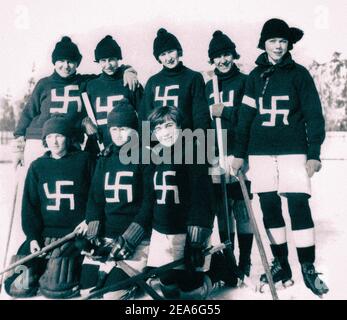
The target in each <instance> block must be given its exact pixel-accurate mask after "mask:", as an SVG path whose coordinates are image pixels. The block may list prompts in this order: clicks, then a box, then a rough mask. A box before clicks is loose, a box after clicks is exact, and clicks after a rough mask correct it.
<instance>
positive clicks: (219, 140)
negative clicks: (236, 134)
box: [212, 75, 230, 241]
mask: <svg viewBox="0 0 347 320" xmlns="http://www.w3.org/2000/svg"><path fill="white" fill-rule="evenodd" d="M212 85H213V98H214V103H216V104H218V103H220V97H219V89H218V79H217V76H216V75H213V77H212ZM215 120H216V129H217V144H218V153H219V160H220V165H221V167H222V168H224V172H220V175H221V185H222V194H223V205H224V214H225V220H226V224H227V226H226V227H227V239H228V240H229V241H230V221H229V206H228V197H227V186H226V173H225V157H224V145H223V136H222V121H221V118H220V117H216V119H215ZM223 240H224V239H223Z"/></svg>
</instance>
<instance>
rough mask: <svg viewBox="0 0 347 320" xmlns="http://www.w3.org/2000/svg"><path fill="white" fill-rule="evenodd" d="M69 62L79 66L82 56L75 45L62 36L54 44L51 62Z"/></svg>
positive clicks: (69, 39)
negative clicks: (74, 62)
mask: <svg viewBox="0 0 347 320" xmlns="http://www.w3.org/2000/svg"><path fill="white" fill-rule="evenodd" d="M65 59H66V60H71V61H76V62H77V63H78V64H80V62H81V60H82V55H81V53H80V51H79V50H78V47H77V45H76V44H75V43H73V42H72V41H71V38H69V37H67V36H64V37H62V38H61V40H60V41H59V42H57V43H56V45H55V48H54V50H53V52H52V62H53V64H55V63H56V61H57V60H65Z"/></svg>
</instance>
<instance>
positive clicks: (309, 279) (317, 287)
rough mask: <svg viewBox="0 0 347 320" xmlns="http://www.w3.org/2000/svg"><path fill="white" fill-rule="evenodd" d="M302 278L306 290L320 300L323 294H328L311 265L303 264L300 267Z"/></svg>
mask: <svg viewBox="0 0 347 320" xmlns="http://www.w3.org/2000/svg"><path fill="white" fill-rule="evenodd" d="M301 271H302V276H303V277H304V282H305V285H306V287H307V288H309V289H310V290H311V291H312V292H313V293H314V294H316V295H317V296H319V297H320V298H322V296H323V294H326V293H328V291H329V288H328V287H327V285H326V284H325V283H324V282H323V281H322V280H321V279H320V278H319V277H318V275H319V274H320V273H318V272H316V270H315V267H314V265H313V264H312V263H303V264H302V265H301Z"/></svg>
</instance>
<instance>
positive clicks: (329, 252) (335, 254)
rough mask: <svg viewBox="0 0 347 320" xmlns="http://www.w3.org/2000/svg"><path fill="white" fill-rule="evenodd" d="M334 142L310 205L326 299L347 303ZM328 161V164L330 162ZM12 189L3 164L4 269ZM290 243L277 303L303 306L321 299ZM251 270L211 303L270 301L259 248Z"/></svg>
mask: <svg viewBox="0 0 347 320" xmlns="http://www.w3.org/2000/svg"><path fill="white" fill-rule="evenodd" d="M334 139H335V140H336V143H335V144H334V145H325V146H324V148H323V149H324V150H323V154H325V156H324V157H323V159H325V160H323V161H322V163H323V168H322V170H321V171H320V172H319V173H318V174H316V175H315V176H314V177H313V179H312V189H313V190H312V193H313V196H312V198H311V200H310V203H311V209H312V213H313V217H314V220H315V225H316V240H317V241H316V242H317V243H316V246H317V253H316V268H317V270H318V271H319V272H322V273H323V275H322V278H323V279H324V280H325V281H326V283H327V285H328V287H329V288H330V291H329V293H328V294H327V295H325V299H347V293H346V287H347V279H346V278H345V276H344V274H345V267H346V265H347V250H346V243H347V232H346V229H347V210H346V205H347V187H346V181H347V160H341V159H342V158H344V159H347V157H345V156H341V155H343V153H346V150H347V144H346V138H345V135H337V138H334ZM327 151H329V153H330V154H331V155H333V156H331V157H328V156H327ZM339 151H340V152H339ZM0 152H1V151H0ZM335 155H336V156H335ZM327 158H330V160H328V159H327ZM331 159H340V160H331ZM264 174H265V173H264ZM14 185H15V175H14V170H13V167H12V164H11V163H0V243H1V246H0V266H1V267H2V265H3V256H4V252H5V243H6V238H7V233H8V224H9V216H10V211H11V205H12V199H13V190H14ZM283 208H284V209H285V214H286V221H287V226H290V224H289V215H288V211H287V204H286V201H283ZM253 209H254V212H255V214H256V219H257V221H258V227H259V229H260V230H261V234H262V239H263V241H264V245H265V248H266V249H267V256H268V259H269V260H270V257H271V256H270V252H269V250H268V249H269V246H268V241H267V239H266V236H265V231H264V228H263V227H262V222H261V212H260V209H259V202H258V199H257V197H255V199H254V200H253ZM18 224H19V222H18V220H16V221H15V225H16V227H15V231H14V237H13V238H14V240H13V243H12V245H11V246H12V247H17V246H18V244H19V243H17V244H15V243H16V242H18V241H16V240H17V239H18V238H21V237H22V236H21V235H20V228H19V226H18ZM288 230H289V229H288ZM289 231H290V230H289ZM288 239H289V251H290V256H289V260H290V262H291V265H292V271H293V280H294V281H295V284H294V286H292V287H290V288H287V289H285V290H280V291H278V295H279V298H280V299H300V300H301V299H302V300H311V299H312V300H314V299H319V298H318V297H316V296H314V295H313V294H312V293H311V292H310V291H309V290H308V289H306V287H305V285H304V283H303V281H302V277H301V272H300V268H299V263H298V260H297V256H296V250H295V247H294V244H293V239H292V236H291V233H290V232H288ZM236 247H237V245H236ZM236 253H237V252H236ZM252 264H253V265H252V269H251V277H250V279H248V287H246V288H242V289H228V290H222V291H220V292H218V293H217V294H215V295H213V296H212V297H211V299H225V300H238V299H251V300H261V299H271V295H270V292H268V293H265V294H261V293H259V292H255V286H256V284H257V280H258V279H259V276H260V274H261V273H263V268H262V265H261V261H260V256H259V252H258V249H257V247H256V244H254V247H253V251H252Z"/></svg>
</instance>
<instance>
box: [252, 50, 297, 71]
mask: <svg viewBox="0 0 347 320" xmlns="http://www.w3.org/2000/svg"><path fill="white" fill-rule="evenodd" d="M255 63H256V64H257V65H258V66H261V67H265V68H269V67H274V68H291V67H293V65H294V63H295V62H294V60H293V59H292V55H291V54H290V52H289V51H288V52H287V53H286V54H285V55H284V56H283V58H282V60H281V61H280V62H279V63H277V64H272V63H271V62H270V61H269V59H268V55H267V53H266V52H263V53H262V54H261V55H260V56H259V57H258V58H257V60H256V61H255Z"/></svg>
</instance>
